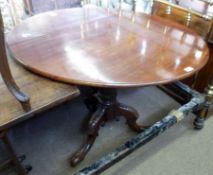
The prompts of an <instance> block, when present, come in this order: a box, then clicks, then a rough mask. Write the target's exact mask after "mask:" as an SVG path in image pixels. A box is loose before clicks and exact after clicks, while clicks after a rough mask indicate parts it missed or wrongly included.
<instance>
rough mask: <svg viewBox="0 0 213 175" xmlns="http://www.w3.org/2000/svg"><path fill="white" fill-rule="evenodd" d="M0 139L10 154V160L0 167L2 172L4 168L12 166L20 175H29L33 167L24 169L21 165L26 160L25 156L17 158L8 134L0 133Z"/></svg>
mask: <svg viewBox="0 0 213 175" xmlns="http://www.w3.org/2000/svg"><path fill="white" fill-rule="evenodd" d="M0 139H1V140H2V142H3V144H4V146H5V148H6V150H7V152H8V154H9V158H10V159H9V160H7V161H6V162H4V163H2V164H1V165H0V170H1V169H3V168H4V167H6V166H8V165H9V164H12V165H14V166H15V168H16V170H17V172H18V175H27V173H28V172H29V171H30V170H31V169H32V167H31V166H29V165H28V166H26V167H23V166H22V165H21V162H22V161H23V160H24V159H25V156H24V155H23V156H20V157H17V155H16V153H15V151H14V149H13V147H12V145H11V143H10V141H9V139H8V137H7V135H6V132H0Z"/></svg>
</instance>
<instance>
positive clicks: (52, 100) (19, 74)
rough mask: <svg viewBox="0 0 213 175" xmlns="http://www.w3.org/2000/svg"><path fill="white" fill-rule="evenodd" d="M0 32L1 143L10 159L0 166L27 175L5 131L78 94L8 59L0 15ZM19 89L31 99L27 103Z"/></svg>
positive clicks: (68, 87)
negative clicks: (12, 167) (12, 168)
mask: <svg viewBox="0 0 213 175" xmlns="http://www.w3.org/2000/svg"><path fill="white" fill-rule="evenodd" d="M0 28H1V30H0V72H1V74H0V75H1V76H2V78H3V79H1V76H0V96H1V99H0V139H1V141H2V142H3V145H4V146H5V148H6V150H7V152H8V155H9V160H7V161H6V162H4V163H3V164H1V165H0V170H1V169H3V168H4V167H5V166H7V165H8V164H10V163H12V164H13V165H15V167H16V169H17V172H18V173H19V174H20V175H26V173H27V171H26V169H25V168H24V167H23V166H22V165H21V163H20V158H18V157H17V156H16V154H15V151H14V149H13V147H12V144H11V143H10V141H9V139H8V137H7V130H8V129H10V128H11V127H12V126H14V125H16V124H18V123H20V122H22V121H24V120H27V119H29V118H31V117H33V116H34V115H35V114H37V113H40V112H42V111H44V110H47V109H49V108H51V107H54V106H56V105H59V104H61V103H63V102H65V101H68V100H71V99H73V98H74V97H76V96H78V95H79V90H78V89H77V88H76V87H75V86H71V85H67V84H63V83H58V82H54V81H52V80H48V79H45V78H41V77H40V76H37V75H35V74H33V73H30V72H28V71H27V70H25V69H24V68H23V67H22V66H20V65H19V64H17V63H16V62H15V61H14V60H13V59H11V56H10V57H9V56H8V53H7V51H6V48H5V38H4V29H3V22H2V17H1V15H0ZM8 63H9V64H8ZM9 67H10V69H11V70H12V73H11V71H10V69H9ZM12 74H13V75H14V79H15V80H16V82H17V84H18V85H19V86H18V85H17V84H16V83H15V81H14V79H13V77H12ZM19 87H20V88H21V89H22V90H23V91H24V92H26V93H27V94H28V95H29V96H30V101H29V97H28V96H27V95H25V94H24V93H23V92H22V91H20V89H19ZM9 91H10V92H11V93H10V92H9ZM11 94H12V95H11ZM14 97H15V98H14ZM16 99H17V100H16ZM20 103H21V105H20ZM21 159H23V157H22V158H21ZM28 170H29V169H28ZM0 174H1V173H0Z"/></svg>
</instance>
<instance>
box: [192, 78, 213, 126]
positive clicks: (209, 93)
mask: <svg viewBox="0 0 213 175" xmlns="http://www.w3.org/2000/svg"><path fill="white" fill-rule="evenodd" d="M205 94H206V105H205V106H204V107H203V109H201V110H199V111H198V113H197V116H196V118H195V120H194V127H195V129H202V128H203V127H204V122H205V120H206V117H207V114H208V110H209V107H210V105H211V104H212V103H213V80H212V81H211V83H210V84H209V85H208V87H207V89H206V91H205Z"/></svg>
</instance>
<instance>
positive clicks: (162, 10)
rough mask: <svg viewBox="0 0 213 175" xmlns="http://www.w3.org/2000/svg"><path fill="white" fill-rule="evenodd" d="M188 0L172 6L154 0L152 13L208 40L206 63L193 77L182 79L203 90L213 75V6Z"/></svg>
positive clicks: (181, 0) (162, 1) (159, 0)
mask: <svg viewBox="0 0 213 175" xmlns="http://www.w3.org/2000/svg"><path fill="white" fill-rule="evenodd" d="M190 1H191V0H179V1H178V2H179V3H178V6H177V4H175V6H174V5H173V4H172V5H171V3H169V2H168V1H164V0H155V1H154V5H153V15H157V16H161V17H163V18H165V19H169V20H172V21H174V22H178V23H180V24H183V25H185V26H187V27H189V28H191V29H192V30H194V31H195V32H196V33H197V34H199V35H200V36H202V37H203V38H205V40H206V41H208V47H209V50H210V56H209V61H208V63H207V64H206V65H205V66H204V67H203V69H201V71H199V73H198V74H196V75H195V76H194V77H192V78H191V77H190V78H188V79H186V80H184V83H187V84H188V85H190V86H191V87H193V88H195V89H196V90H198V91H200V92H203V91H204V89H205V88H206V87H207V85H208V83H209V82H210V80H211V79H212V75H213V69H212V66H213V57H212V55H213V54H212V53H213V44H212V41H213V39H212V38H213V37H212V36H213V32H212V22H213V19H212V17H211V16H212V14H213V6H211V5H209V3H207V2H202V1H200V0H195V1H193V3H190ZM182 6H183V8H182ZM169 9H170V10H169ZM208 15H209V18H210V19H208V20H207V19H206V17H207V16H208ZM189 17H190V18H189Z"/></svg>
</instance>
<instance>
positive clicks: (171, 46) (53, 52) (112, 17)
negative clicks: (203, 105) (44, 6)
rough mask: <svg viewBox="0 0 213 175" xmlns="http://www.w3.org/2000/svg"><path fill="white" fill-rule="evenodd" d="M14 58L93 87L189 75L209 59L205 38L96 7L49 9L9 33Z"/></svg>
mask: <svg viewBox="0 0 213 175" xmlns="http://www.w3.org/2000/svg"><path fill="white" fill-rule="evenodd" d="M7 41H8V46H9V48H10V51H11V53H13V55H14V56H15V57H16V59H17V60H18V61H19V62H20V63H21V64H23V65H24V66H25V67H27V68H28V69H30V70H32V71H34V72H36V73H39V74H41V75H43V76H46V77H49V78H52V79H55V80H59V81H63V82H67V83H71V84H79V85H87V86H95V87H114V88H115V87H116V88H118V87H135V86H145V85H154V84H162V83H168V82H172V81H175V80H178V79H183V78H186V77H188V76H191V75H192V74H194V73H195V72H196V71H198V70H200V69H201V68H202V67H203V66H204V65H205V64H206V62H207V61H208V57H209V51H208V47H207V45H206V44H205V42H204V40H203V39H202V38H201V37H199V36H198V35H197V34H195V33H194V32H193V31H192V30H190V29H188V28H186V27H184V26H182V25H179V24H176V23H173V22H171V21H168V20H164V19H162V18H160V17H157V16H149V15H141V14H140V15H139V16H137V15H136V16H135V17H134V20H132V18H131V19H130V18H128V17H124V16H119V15H116V14H114V13H111V12H110V13H107V11H106V10H103V9H101V8H97V7H94V6H85V7H84V8H74V9H67V10H59V11H54V12H48V13H44V14H40V15H36V16H34V17H31V18H29V19H27V20H26V21H24V22H23V23H21V24H20V25H18V26H17V27H16V28H15V29H14V30H13V31H12V32H11V33H10V35H9V37H8V40H7Z"/></svg>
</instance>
